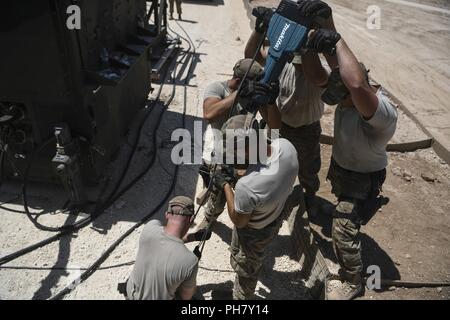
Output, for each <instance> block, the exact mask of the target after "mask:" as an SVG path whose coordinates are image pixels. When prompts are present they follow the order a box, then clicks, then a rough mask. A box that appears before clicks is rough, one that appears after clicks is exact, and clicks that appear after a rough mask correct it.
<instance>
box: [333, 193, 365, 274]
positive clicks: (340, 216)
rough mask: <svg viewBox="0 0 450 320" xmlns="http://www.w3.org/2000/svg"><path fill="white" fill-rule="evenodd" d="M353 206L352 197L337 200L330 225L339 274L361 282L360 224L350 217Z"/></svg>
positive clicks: (354, 204)
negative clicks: (339, 268)
mask: <svg viewBox="0 0 450 320" xmlns="http://www.w3.org/2000/svg"><path fill="white" fill-rule="evenodd" d="M355 207H356V203H355V200H354V199H346V200H342V201H339V203H338V205H337V206H336V211H335V214H334V218H333V226H332V239H333V249H334V253H335V255H336V258H337V260H338V263H339V265H340V267H341V270H340V274H341V276H342V277H343V278H344V279H345V280H347V281H349V282H351V283H359V282H361V272H362V270H363V262H362V259H361V240H360V234H359V230H360V227H361V225H360V224H359V223H358V222H356V221H354V220H353V219H351V216H352V215H353V214H355ZM346 215H347V216H348V217H345V216H346Z"/></svg>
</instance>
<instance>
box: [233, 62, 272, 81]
mask: <svg viewBox="0 0 450 320" xmlns="http://www.w3.org/2000/svg"><path fill="white" fill-rule="evenodd" d="M248 69H250V71H249V73H248V75H247V77H248V78H249V79H259V78H260V77H262V76H263V75H264V69H263V67H261V65H260V64H259V63H258V62H256V61H254V62H253V64H252V59H241V60H239V61H238V62H236V64H235V65H234V68H233V72H234V76H235V77H238V78H243V77H244V76H245V74H246V73H247V70H248Z"/></svg>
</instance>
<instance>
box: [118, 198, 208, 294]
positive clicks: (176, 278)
mask: <svg viewBox="0 0 450 320" xmlns="http://www.w3.org/2000/svg"><path fill="white" fill-rule="evenodd" d="M193 215H194V203H193V201H192V200H191V199H189V198H188V197H182V196H180V197H175V198H173V199H172V200H171V201H170V202H169V208H168V209H167V212H166V219H167V224H166V225H165V226H162V225H161V222H160V221H159V220H152V221H150V222H148V223H147V224H146V225H145V227H144V230H143V231H142V234H141V237H140V240H139V248H138V253H137V257H136V262H135V265H134V268H133V272H132V273H131V275H130V277H129V279H128V281H127V283H126V292H124V294H125V296H126V297H127V299H129V300H173V299H175V298H176V297H177V298H180V299H182V300H190V299H191V298H192V296H193V295H194V293H195V290H196V278H197V268H198V258H197V257H196V256H195V254H194V253H193V252H191V251H189V249H188V248H187V247H186V246H185V245H184V243H185V242H191V241H194V240H199V239H201V238H202V236H203V234H202V233H196V234H189V235H187V232H188V230H189V227H190V225H191V222H192V217H193ZM207 238H208V237H207Z"/></svg>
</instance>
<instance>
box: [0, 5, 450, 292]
mask: <svg viewBox="0 0 450 320" xmlns="http://www.w3.org/2000/svg"><path fill="white" fill-rule="evenodd" d="M183 9H184V14H183V18H184V19H186V20H185V21H182V22H180V25H178V24H177V23H175V22H172V23H171V27H172V28H173V30H174V31H176V32H179V33H181V34H183V31H182V29H181V28H180V26H181V27H183V28H184V29H185V30H186V31H187V32H188V33H189V35H190V37H191V38H192V40H193V42H194V44H195V46H196V51H197V55H196V65H195V70H194V77H192V78H190V79H189V80H190V81H189V86H188V87H187V90H186V96H185V92H184V88H183V87H182V86H181V85H180V83H181V82H182V81H183V80H184V78H185V77H186V70H185V69H184V70H178V72H177V73H176V78H177V83H178V85H177V86H176V91H175V93H176V94H175V99H174V101H173V103H172V104H171V106H170V108H169V110H168V111H167V112H166V113H165V114H164V116H163V118H162V120H161V129H160V130H159V131H158V133H157V144H156V146H157V151H158V156H157V158H156V162H155V165H154V167H153V168H152V169H151V170H150V171H149V172H148V174H147V175H146V176H145V177H144V179H142V180H141V181H140V182H139V183H138V184H137V185H136V186H135V187H134V188H133V189H132V190H130V191H129V192H128V193H127V194H126V195H124V196H123V197H122V198H121V199H120V200H119V201H117V202H116V203H115V205H114V206H113V207H112V208H111V209H110V210H108V212H107V213H106V214H105V215H103V216H102V217H100V218H99V220H97V221H96V222H95V223H94V224H93V225H92V226H89V227H87V228H84V229H82V230H81V231H79V232H78V233H77V234H76V235H74V236H73V237H66V238H64V239H63V240H62V241H61V242H59V243H54V244H51V245H49V246H47V247H45V248H43V249H40V250H37V251H35V252H33V253H32V254H29V255H26V256H24V257H22V258H20V259H17V260H15V261H13V262H11V263H9V264H7V265H6V266H3V267H1V268H0V299H31V298H34V299H45V298H49V297H50V296H51V295H52V294H54V293H55V292H57V291H58V290H60V289H61V288H62V287H63V286H65V285H67V284H68V281H69V280H70V279H73V278H74V277H75V276H76V275H77V274H79V273H80V272H83V269H84V268H86V267H88V266H89V265H91V264H92V263H93V262H94V261H95V260H96V259H97V258H98V257H99V256H100V255H101V254H102V253H103V252H104V250H106V249H107V248H108V247H109V246H110V245H111V244H112V243H113V242H114V241H115V240H116V239H117V238H119V237H120V236H121V235H122V234H123V233H124V232H125V231H126V230H127V229H128V228H129V227H130V226H132V225H133V224H134V223H135V222H137V221H138V220H139V219H141V218H142V217H143V216H145V215H146V214H148V213H149V212H150V211H152V210H153V208H155V207H156V206H157V204H158V202H159V201H160V199H161V198H163V196H164V195H165V194H166V193H167V192H168V191H169V189H170V188H169V186H170V183H171V179H172V176H173V174H174V169H175V167H174V165H173V164H172V163H171V161H170V153H171V149H172V147H173V145H174V143H173V142H171V141H170V136H171V133H172V131H173V130H174V129H175V128H179V127H181V126H182V112H183V101H184V98H185V97H186V100H187V110H186V111H187V117H186V125H187V127H188V128H189V129H190V130H191V131H192V130H193V124H194V121H198V120H201V116H202V110H201V100H202V99H201V96H202V92H203V89H204V87H205V86H206V85H207V84H208V83H209V82H210V81H214V80H225V79H227V78H228V77H229V75H230V74H231V69H232V66H233V64H234V62H235V61H236V60H238V59H239V58H241V57H242V55H243V49H244V45H245V41H246V39H247V38H248V36H249V34H250V32H251V30H250V27H249V20H248V19H247V13H246V11H245V7H244V4H243V3H242V2H241V1H236V0H223V1H222V0H214V1H213V2H208V1H203V0H198V1H197V0H196V1H193V0H192V1H187V0H186V1H185V2H184V4H183ZM183 47H184V48H187V44H186V43H183ZM179 59H180V60H181V59H182V57H179ZM373 69H374V70H375V67H373ZM171 91H172V87H170V86H169V85H167V86H165V87H164V89H163V93H162V96H161V98H162V99H163V100H167V99H168V98H169V96H170V94H171ZM161 111H162V109H161V108H159V107H156V108H155V109H154V110H153V111H152V114H153V116H152V117H150V119H149V120H148V122H147V123H146V126H145V129H144V133H143V135H142V140H141V142H140V145H139V152H138V154H137V157H136V159H135V161H133V165H132V167H131V172H130V177H133V176H134V175H135V174H137V172H139V171H140V170H142V167H143V166H144V164H146V163H148V161H149V158H151V155H152V154H153V153H154V152H155V150H153V149H152V147H151V143H150V141H151V140H152V138H153V135H152V130H153V128H155V126H156V125H157V122H158V117H157V116H158V114H159V113H160V112H161ZM331 121H332V110H331V109H328V110H327V115H326V117H325V118H324V120H323V126H324V130H325V131H327V132H331V130H332V127H331ZM399 127H400V129H399V132H398V133H397V134H396V137H395V141H397V142H405V141H410V139H416V138H418V139H420V138H423V137H425V135H424V133H423V132H421V131H420V129H419V128H418V127H417V126H416V125H415V124H414V123H413V122H412V121H411V119H409V118H408V117H407V116H406V115H404V114H402V115H401V120H400V125H399ZM130 135H131V136H132V133H131V134H130ZM131 140H132V137H129V138H128V143H126V144H124V147H123V148H122V151H121V154H120V156H119V158H118V160H117V161H116V162H115V163H114V164H113V165H112V166H111V168H110V172H111V176H113V177H114V176H117V172H118V171H120V170H118V169H120V168H121V166H122V165H123V163H124V159H125V158H126V155H127V153H128V152H129V151H130V147H129V144H130V141H131ZM322 150H323V153H322V158H323V166H322V172H321V181H322V188H321V190H320V195H321V197H322V198H323V201H322V203H323V206H322V209H323V210H322V212H323V214H322V215H321V218H320V219H319V221H313V227H314V229H315V230H316V239H317V240H318V241H319V243H320V244H321V246H322V248H323V251H324V253H325V255H326V257H327V261H328V263H329V266H330V268H331V269H336V265H335V263H334V262H333V261H334V258H333V255H332V253H331V251H330V242H329V241H330V240H329V238H328V236H329V222H330V219H329V215H328V213H329V209H330V208H331V207H332V205H333V203H334V199H333V197H332V196H331V195H330V192H329V186H328V184H327V183H326V182H325V173H326V169H327V166H328V164H329V158H330V147H329V146H323V148H322ZM425 173H426V174H429V175H431V176H432V178H435V181H434V182H426V181H425V180H423V179H422V178H421V175H422V174H425ZM408 180H409V181H408ZM449 186H450V169H449V167H448V165H446V164H445V163H444V162H443V161H442V160H441V159H439V158H438V157H437V156H436V154H435V153H434V152H433V151H431V150H425V151H421V152H416V153H408V154H392V155H391V158H390V163H389V168H388V180H387V183H386V186H385V194H384V195H385V196H386V197H389V198H390V202H389V204H388V205H387V206H385V207H384V208H383V209H382V211H381V212H380V213H379V214H378V215H377V216H376V217H375V218H374V219H373V220H372V221H371V222H370V224H369V225H368V226H366V227H364V228H363V240H364V241H363V245H364V248H365V257H364V261H365V263H366V264H367V265H370V264H378V265H380V266H381V267H382V270H383V274H384V276H385V277H390V278H396V279H399V278H401V279H403V280H414V281H447V282H448V281H450V272H449V270H450V235H449V230H450V216H449V214H450V202H449V200H448V199H450V188H449ZM199 189H200V182H199V181H198V177H197V166H193V165H192V166H183V167H181V168H180V172H179V175H178V180H177V184H176V187H175V191H174V192H173V194H174V195H181V194H183V195H188V196H191V197H194V196H195V194H196V193H197V192H198V190H199ZM19 191H20V188H19V186H17V185H13V184H11V185H9V184H8V185H7V189H4V190H2V194H1V196H0V256H3V255H5V254H7V253H10V252H12V251H15V250H17V249H20V248H22V247H24V246H26V245H29V244H31V243H34V242H36V241H38V240H40V239H44V238H46V237H47V236H49V234H48V233H45V232H41V231H37V230H36V229H35V228H34V227H33V226H32V225H31V224H30V222H29V221H28V220H27V218H26V217H25V216H24V214H23V213H21V210H22V207H21V203H20V200H17V199H16V200H13V201H12V202H11V203H6V204H5V203H4V202H5V201H7V200H11V199H12V198H14V197H15V195H16V194H17V192H19ZM30 193H31V197H32V199H33V202H34V203H35V204H36V205H34V206H33V207H36V208H37V207H44V208H46V209H51V208H50V207H51V205H57V204H56V201H55V199H54V198H55V194H56V191H55V190H52V189H46V188H42V187H40V188H38V187H37V186H33V187H32V188H31V190H30ZM162 211H163V210H159V212H158V213H157V214H156V215H155V216H154V217H155V218H162ZM74 219H75V218H74V217H71V216H66V215H60V214H58V215H44V216H43V217H42V222H45V223H48V224H57V223H62V222H64V221H66V222H70V223H72V222H73V220H74ZM199 219H201V217H199ZM199 221H200V220H199ZM139 232H140V229H138V230H137V231H136V232H134V233H133V234H132V235H131V236H130V237H129V238H127V239H126V240H125V241H124V242H123V243H122V244H121V245H120V246H119V247H118V248H117V249H116V250H115V251H114V252H113V253H112V254H111V256H110V257H109V258H108V259H107V260H106V261H105V262H104V263H103V264H102V266H101V270H98V271H97V272H95V273H94V274H93V275H92V276H91V277H90V278H89V279H88V280H87V281H85V282H83V283H82V284H80V285H79V286H77V287H76V288H75V290H74V291H73V292H72V293H71V294H69V295H67V296H66V298H67V299H122V297H121V296H120V295H119V294H118V292H117V291H116V286H117V283H118V282H121V281H123V280H125V279H126V278H127V276H128V275H129V272H130V271H131V268H132V266H131V264H130V262H132V261H133V260H134V258H135V254H136V249H137V248H136V245H137V241H138V238H139ZM230 237H231V223H230V221H229V219H228V217H227V214H226V213H224V214H223V215H222V216H221V218H220V223H219V224H218V226H217V228H216V229H215V233H214V234H213V236H212V238H211V240H210V241H209V242H208V243H207V245H206V249H205V252H204V256H203V259H202V261H201V263H200V270H199V276H198V284H199V293H200V294H201V295H203V296H204V298H205V299H218V298H229V297H230V289H231V286H232V281H233V279H234V274H233V272H232V271H231V268H230V265H229V252H228V245H229V242H230ZM190 247H191V248H193V245H190ZM291 254H292V244H291V239H290V237H289V232H288V228H287V226H286V225H284V226H283V228H282V230H281V232H280V235H279V236H278V237H277V238H276V239H275V241H274V242H273V244H272V245H271V246H270V248H269V250H268V252H267V259H266V260H265V263H264V268H263V274H262V277H261V281H260V282H259V284H258V288H257V295H258V296H259V297H260V298H270V299H302V298H306V297H307V296H306V295H305V290H304V285H303V283H302V279H301V277H300V269H301V267H300V265H299V264H298V262H297V261H296V260H294V259H293V258H291V257H290V256H291ZM55 267H56V268H55ZM49 268H53V269H51V270H49ZM363 298H364V299H371V298H373V299H386V298H398V299H409V298H420V299H430V298H437V299H448V298H450V291H449V290H448V289H446V288H441V289H415V290H404V289H398V290H392V291H390V290H386V291H383V292H373V291H367V292H366V293H365V295H364V297H363Z"/></svg>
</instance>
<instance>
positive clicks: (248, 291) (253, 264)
mask: <svg viewBox="0 0 450 320" xmlns="http://www.w3.org/2000/svg"><path fill="white" fill-rule="evenodd" d="M282 223H283V214H281V215H280V217H278V218H277V219H276V220H275V221H274V222H272V223H271V224H270V225H268V226H266V227H265V228H263V229H260V230H257V229H251V228H247V227H246V228H242V229H238V228H236V227H234V229H233V236H232V239H231V247H230V251H231V257H230V263H231V267H232V268H233V270H234V271H235V272H236V278H235V281H234V287H233V299H234V300H246V299H252V298H253V295H254V293H255V288H256V284H257V282H258V275H259V272H260V270H261V267H262V261H263V258H264V251H265V249H266V247H267V245H268V244H269V243H270V242H271V241H272V240H273V239H274V238H275V237H276V236H277V234H278V231H279V230H280V227H281V225H282Z"/></svg>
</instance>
